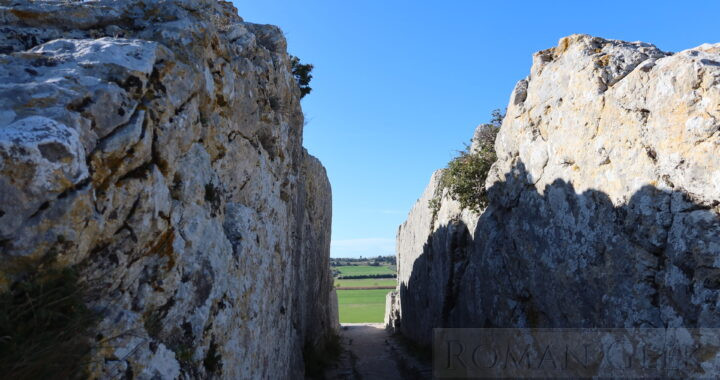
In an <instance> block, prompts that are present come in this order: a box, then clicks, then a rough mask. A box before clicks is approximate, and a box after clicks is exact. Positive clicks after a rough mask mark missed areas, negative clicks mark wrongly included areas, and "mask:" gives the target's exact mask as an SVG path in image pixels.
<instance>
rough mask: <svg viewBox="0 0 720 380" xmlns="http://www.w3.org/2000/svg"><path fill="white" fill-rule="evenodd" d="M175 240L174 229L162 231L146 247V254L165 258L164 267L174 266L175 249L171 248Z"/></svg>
mask: <svg viewBox="0 0 720 380" xmlns="http://www.w3.org/2000/svg"><path fill="white" fill-rule="evenodd" d="M174 240H175V230H174V229H173V228H170V229H168V230H167V231H165V232H163V233H162V234H161V235H160V237H158V238H157V240H155V241H154V242H153V243H152V245H151V246H150V248H149V249H148V251H147V253H146V256H155V255H158V256H162V257H166V258H167V260H168V261H167V264H166V265H165V269H167V270H169V269H171V268H172V267H174V266H175V250H174V249H173V241H174Z"/></svg>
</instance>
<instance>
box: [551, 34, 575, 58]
mask: <svg viewBox="0 0 720 380" xmlns="http://www.w3.org/2000/svg"><path fill="white" fill-rule="evenodd" d="M572 38H573V36H568V37H563V38H562V39H560V41H559V42H558V46H557V49H555V52H556V53H557V54H562V53H564V52H565V51H567V49H568V48H569V47H570V44H571V42H572Z"/></svg>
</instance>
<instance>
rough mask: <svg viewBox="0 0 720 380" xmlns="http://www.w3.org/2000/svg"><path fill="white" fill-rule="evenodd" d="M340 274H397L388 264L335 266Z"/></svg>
mask: <svg viewBox="0 0 720 380" xmlns="http://www.w3.org/2000/svg"><path fill="white" fill-rule="evenodd" d="M334 269H335V270H337V271H339V272H340V276H374V275H379V274H395V271H394V270H392V269H391V268H390V267H388V266H372V265H356V266H341V267H335V268H334Z"/></svg>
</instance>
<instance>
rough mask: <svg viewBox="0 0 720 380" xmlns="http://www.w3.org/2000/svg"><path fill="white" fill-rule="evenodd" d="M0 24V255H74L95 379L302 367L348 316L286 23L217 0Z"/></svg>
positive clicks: (116, 4)
mask: <svg viewBox="0 0 720 380" xmlns="http://www.w3.org/2000/svg"><path fill="white" fill-rule="evenodd" d="M0 20H1V22H0V24H2V27H1V29H2V33H0V53H2V54H0V78H1V79H0V83H2V85H0V249H1V250H2V257H1V258H0V260H2V263H3V264H8V265H5V266H3V267H10V265H9V264H10V263H12V262H13V261H17V260H28V259H39V258H41V257H44V256H47V255H49V254H51V255H56V265H75V266H77V267H78V268H80V271H81V273H82V278H83V280H84V282H86V283H87V284H89V286H90V287H91V288H92V289H93V290H94V291H95V292H96V293H95V295H96V297H97V298H95V299H94V300H93V302H92V305H91V306H92V307H93V308H94V309H95V310H97V311H98V312H100V313H101V315H102V320H101V321H100V324H99V326H98V330H99V331H98V334H99V335H98V336H102V337H105V339H101V341H99V343H98V345H97V348H96V349H95V351H94V353H93V355H94V356H95V359H97V360H96V361H94V363H96V364H94V365H93V367H92V368H91V370H92V374H93V375H94V376H95V377H102V378H117V377H122V376H128V375H133V376H135V377H139V378H151V377H156V376H159V377H161V378H176V377H178V376H179V377H208V376H212V375H217V376H220V377H223V378H233V379H239V378H292V377H297V376H301V374H302V371H303V364H302V349H303V347H304V346H305V347H312V346H314V345H317V344H322V341H323V339H324V338H325V337H327V334H329V333H330V332H331V331H332V329H334V328H335V327H336V325H337V315H336V314H335V315H334V316H333V313H332V304H331V302H329V299H330V298H329V297H330V296H331V291H332V279H331V277H330V272H329V266H328V257H329V241H330V218H331V203H330V197H331V196H330V185H329V182H328V180H327V177H326V175H325V170H324V168H323V167H322V165H321V164H320V162H319V161H317V160H316V159H315V158H313V157H312V156H310V155H308V154H307V153H306V152H305V151H304V149H303V148H302V127H303V115H302V111H301V108H300V91H299V89H298V87H297V84H296V82H295V79H294V78H293V76H292V73H291V70H290V62H289V58H288V55H287V53H286V43H285V39H284V37H283V35H282V32H281V31H280V30H279V29H278V28H276V27H273V26H267V25H255V24H250V23H246V22H243V20H242V19H241V18H240V17H238V16H237V11H236V10H235V8H234V7H233V6H232V5H231V4H230V3H225V2H217V1H214V0H177V1H161V0H147V1H130V0H128V1H124V0H123V1H110V0H99V1H91V2H55V1H32V2H30V1H20V2H18V1H13V2H10V1H0ZM18 275H19V274H18V273H14V272H12V271H8V270H6V271H2V273H1V276H0V280H1V282H2V285H3V286H5V287H6V286H8V285H9V284H10V283H12V281H14V280H15V279H16V278H17V276H18ZM335 313H336V312H335ZM110 337H112V338H110Z"/></svg>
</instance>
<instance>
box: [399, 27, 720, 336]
mask: <svg viewBox="0 0 720 380" xmlns="http://www.w3.org/2000/svg"><path fill="white" fill-rule="evenodd" d="M719 146H720V44H715V45H709V44H706V45H702V46H698V47H696V48H693V49H689V50H685V51H682V52H678V53H674V54H671V53H667V52H663V51H660V50H659V49H658V48H656V47H655V46H653V45H650V44H647V43H642V42H623V41H615V40H605V39H602V38H597V37H591V36H587V35H573V36H569V37H566V38H563V39H561V40H560V42H559V44H558V46H557V47H554V48H551V49H548V50H544V51H541V52H538V53H536V54H535V55H534V57H533V66H532V68H531V70H530V75H529V76H528V77H527V78H526V79H523V80H521V81H520V82H518V84H517V85H516V87H515V90H514V91H513V93H512V95H511V96H510V101H509V103H508V109H507V115H506V117H505V119H504V121H503V124H502V127H501V129H500V132H499V135H498V137H497V140H496V142H495V150H496V151H497V156H498V159H497V162H496V163H495V164H494V165H493V167H492V169H491V171H490V174H489V176H488V178H487V181H486V188H487V189H488V192H489V206H488V207H487V208H486V209H484V210H482V212H480V213H473V212H472V211H470V210H463V209H462V208H460V206H459V204H458V203H457V202H455V201H453V200H452V199H450V198H449V197H447V196H445V197H444V198H443V200H442V202H441V205H440V208H439V211H438V212H437V214H434V213H433V210H431V209H430V207H429V205H428V202H429V200H430V199H431V198H432V197H433V195H434V194H435V193H436V191H437V190H436V188H437V186H438V174H435V175H434V176H433V179H432V180H431V182H430V185H429V186H428V188H427V189H426V190H425V192H424V193H423V196H422V197H421V198H420V199H419V200H418V202H417V203H416V204H415V206H414V207H413V209H412V210H411V211H410V214H409V215H408V219H407V221H406V222H405V223H403V225H402V226H400V229H399V232H398V236H397V252H398V269H399V277H398V280H399V284H398V289H397V292H395V293H393V294H391V295H390V296H389V298H388V305H389V306H390V308H389V309H388V315H387V318H386V321H387V323H388V324H389V325H390V326H391V327H393V328H395V329H397V330H398V331H399V332H401V333H402V334H404V335H406V336H407V337H410V338H411V339H413V340H414V341H416V342H417V343H420V344H429V343H430V342H431V337H432V328H433V327H720V314H718V313H717V308H718V306H719V305H720V234H718V232H720V218H719V216H718V215H719V212H720V208H718V205H719V203H720V182H719V181H718V178H720V155H718V154H717V153H718V149H719Z"/></svg>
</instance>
